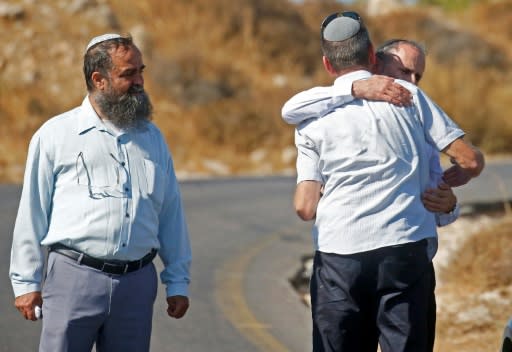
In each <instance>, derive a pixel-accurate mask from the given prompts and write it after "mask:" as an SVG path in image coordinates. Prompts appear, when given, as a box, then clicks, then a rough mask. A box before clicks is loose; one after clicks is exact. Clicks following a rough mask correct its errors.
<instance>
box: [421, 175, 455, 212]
mask: <svg viewBox="0 0 512 352" xmlns="http://www.w3.org/2000/svg"><path fill="white" fill-rule="evenodd" d="M422 200H423V204H424V205H425V208H427V210H429V211H431V212H434V213H449V212H451V211H452V210H453V209H454V208H455V205H456V204H457V197H456V196H455V194H454V193H453V191H452V188H451V187H450V186H449V185H447V184H446V183H443V182H442V183H440V184H439V186H438V187H437V188H430V189H427V190H426V191H425V192H424V193H423V197H422Z"/></svg>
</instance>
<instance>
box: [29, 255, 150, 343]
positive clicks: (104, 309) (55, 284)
mask: <svg viewBox="0 0 512 352" xmlns="http://www.w3.org/2000/svg"><path fill="white" fill-rule="evenodd" d="M42 293H43V320H42V321H43V327H42V332H41V341H40V345H39V352H90V351H91V350H92V348H93V345H94V344H95V343H96V351H97V352H107V351H108V352H118V351H119V352H130V351H133V352H144V351H149V345H150V339H151V322H152V317H153V304H154V301H155V298H156V293H157V275H156V271H155V267H154V265H153V263H151V264H148V265H146V266H145V267H143V268H141V269H140V270H137V271H134V272H132V273H128V274H125V275H111V274H106V273H103V272H101V271H98V270H96V269H93V268H89V267H86V266H83V265H79V264H78V263H76V262H75V261H73V260H72V259H69V258H67V257H65V256H63V255H60V254H57V253H55V252H50V254H49V257H48V268H47V273H46V278H45V282H44V286H43V292H42Z"/></svg>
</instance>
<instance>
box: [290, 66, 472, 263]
mask: <svg viewBox="0 0 512 352" xmlns="http://www.w3.org/2000/svg"><path fill="white" fill-rule="evenodd" d="M369 76H370V73H369V72H366V71H355V72H352V73H349V74H347V75H343V76H341V77H339V78H338V79H336V81H335V83H334V87H335V89H336V90H337V91H341V92H347V93H346V94H347V95H350V91H351V87H352V82H353V81H355V80H358V79H363V78H367V77H369ZM399 82H400V83H401V84H403V85H404V86H405V87H406V88H408V89H409V90H410V91H411V92H412V94H413V100H414V105H413V106H412V107H407V108H403V107H396V106H394V105H391V104H388V103H384V102H373V101H366V100H359V99H356V100H353V101H352V102H350V103H348V104H346V105H344V106H343V108H338V109H335V110H334V111H332V112H331V113H329V114H327V115H325V116H324V117H322V118H315V119H310V120H307V121H306V122H303V123H302V124H301V125H299V126H298V127H297V129H296V136H295V138H296V145H297V148H298V156H297V181H298V182H301V181H303V180H315V181H318V182H321V183H323V184H324V194H323V196H322V197H321V199H320V202H319V204H318V208H317V214H316V220H315V224H314V226H313V239H314V242H315V246H316V249H318V250H320V251H322V252H328V253H339V254H349V253H356V252H363V251H368V250H372V249H376V248H380V247H385V246H391V245H396V244H400V243H406V242H411V241H418V240H421V239H423V238H429V237H435V235H436V223H435V220H434V216H432V214H431V213H429V212H428V211H426V209H425V208H424V206H423V204H422V203H421V194H422V192H423V191H424V190H425V189H426V188H427V186H428V183H429V176H430V175H429V148H430V147H429V146H428V144H431V145H433V146H435V147H436V149H438V150H442V149H444V148H445V147H446V146H448V145H449V144H450V143H451V142H453V141H454V140H455V139H457V138H460V137H461V136H463V135H464V132H463V131H462V130H460V129H459V128H458V126H457V125H456V124H455V123H454V122H453V121H452V120H450V119H449V118H448V116H446V114H445V113H444V112H443V111H442V110H441V109H440V108H439V107H437V106H436V105H435V104H434V103H433V102H432V101H431V100H430V99H429V98H428V97H427V96H426V95H425V94H424V93H423V92H422V91H421V90H420V89H419V88H417V87H416V86H414V85H412V84H409V83H408V82H404V81H399ZM430 149H431V148H430Z"/></svg>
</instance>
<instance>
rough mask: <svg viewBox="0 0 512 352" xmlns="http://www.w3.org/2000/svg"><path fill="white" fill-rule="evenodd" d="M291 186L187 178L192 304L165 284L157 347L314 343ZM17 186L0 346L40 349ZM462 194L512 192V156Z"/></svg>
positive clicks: (7, 200) (488, 196)
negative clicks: (298, 283) (16, 278)
mask: <svg viewBox="0 0 512 352" xmlns="http://www.w3.org/2000/svg"><path fill="white" fill-rule="evenodd" d="M294 187H295V184H294V179H293V178H291V177H270V178H261V179H257V178H254V179H251V178H242V179H231V180H227V179H224V180H201V181H186V182H183V183H182V185H181V188H182V195H183V200H184V204H185V208H186V212H187V219H188V223H189V228H190V235H191V242H192V252H193V258H194V260H193V265H192V284H191V288H190V289H191V297H190V298H191V308H190V310H189V312H188V314H187V315H186V317H185V318H183V319H181V320H174V319H170V318H168V317H167V315H166V313H165V309H166V305H165V299H164V295H163V294H164V289H163V287H160V288H159V296H158V298H157V301H156V303H155V314H154V320H153V337H152V348H151V350H152V351H153V352H164V351H165V352H169V351H179V352H199V351H201V352H203V351H212V352H231V351H233V352H234V351H236V352H239V351H244V352H252V351H272V352H273V351H276V352H278V351H293V352H302V351H310V350H311V348H310V346H311V338H310V329H311V323H310V314H309V309H308V308H307V307H306V306H304V305H303V304H302V303H301V302H300V299H299V297H298V295H297V294H296V292H295V291H294V290H293V288H292V287H291V285H290V284H289V282H288V279H289V278H291V277H292V276H293V275H294V274H295V273H296V271H297V270H298V269H299V265H300V261H301V257H302V256H303V255H309V254H310V253H311V249H312V246H311V240H310V237H309V224H307V223H303V222H301V221H299V220H298V219H297V217H296V216H295V214H294V213H293V210H292V206H291V202H292V194H293V190H294ZM20 191H21V188H20V186H11V185H0V234H1V236H2V241H0V260H1V263H0V264H1V265H0V352H5V351H9V352H25V351H27V352H28V351H30V352H34V351H37V345H38V338H39V331H40V322H35V323H34V322H29V321H25V320H24V319H23V318H22V317H21V316H20V315H19V314H18V312H17V311H16V310H15V309H14V307H13V305H12V302H13V297H12V291H11V286H10V282H9V280H8V267H9V253H10V243H11V236H12V228H13V223H14V218H15V215H16V208H17V205H18V200H19V195H20ZM456 193H457V196H458V198H459V201H460V202H461V203H462V205H463V206H464V207H465V208H466V209H470V208H471V207H474V206H475V205H478V204H482V203H485V204H495V203H496V202H498V203H499V202H501V201H503V200H509V201H510V200H512V162H510V161H500V162H496V163H491V162H490V163H488V166H487V168H486V169H485V170H484V172H483V173H482V175H481V176H480V178H479V179H476V180H474V181H472V183H471V184H469V185H466V186H464V187H461V188H459V189H457V190H456ZM157 266H158V267H160V263H159V262H158V261H157Z"/></svg>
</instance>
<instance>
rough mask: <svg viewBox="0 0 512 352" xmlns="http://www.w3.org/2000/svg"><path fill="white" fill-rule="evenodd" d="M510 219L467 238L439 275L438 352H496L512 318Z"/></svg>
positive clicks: (511, 236)
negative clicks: (504, 330)
mask: <svg viewBox="0 0 512 352" xmlns="http://www.w3.org/2000/svg"><path fill="white" fill-rule="evenodd" d="M510 253H512V215H508V216H505V217H504V218H502V219H501V220H499V221H497V223H496V224H495V225H493V226H492V227H491V228H486V229H485V230H483V231H480V232H479V233H478V234H475V235H473V236H471V238H469V239H468V240H467V241H466V242H465V243H464V244H463V245H462V247H461V248H459V249H458V250H457V251H456V253H453V255H452V258H453V259H452V261H451V263H450V265H449V266H448V267H447V268H446V269H445V270H443V271H442V272H441V273H440V276H441V279H442V282H443V285H441V287H438V289H437V292H436V294H437V297H438V323H437V337H436V348H435V350H436V351H437V352H447V351H448V352H451V351H471V352H488V351H499V350H500V346H501V338H502V334H503V329H504V328H505V324H506V323H507V321H508V320H509V319H510V318H511V317H512V309H511V303H512V256H511V255H510Z"/></svg>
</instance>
